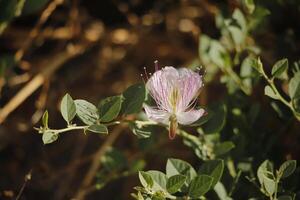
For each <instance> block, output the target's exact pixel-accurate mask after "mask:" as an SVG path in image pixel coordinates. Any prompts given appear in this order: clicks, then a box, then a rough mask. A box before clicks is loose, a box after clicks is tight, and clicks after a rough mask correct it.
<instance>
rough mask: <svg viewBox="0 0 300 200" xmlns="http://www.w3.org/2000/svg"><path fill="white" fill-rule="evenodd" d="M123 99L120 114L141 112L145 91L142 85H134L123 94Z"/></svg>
mask: <svg viewBox="0 0 300 200" xmlns="http://www.w3.org/2000/svg"><path fill="white" fill-rule="evenodd" d="M123 97H124V98H125V99H124V101H123V103H122V114H126V115H129V114H133V113H138V112H140V111H141V110H142V107H143V103H144V100H145V98H146V89H145V85H144V84H135V85H132V86H130V87H129V88H128V89H126V90H125V92H123Z"/></svg>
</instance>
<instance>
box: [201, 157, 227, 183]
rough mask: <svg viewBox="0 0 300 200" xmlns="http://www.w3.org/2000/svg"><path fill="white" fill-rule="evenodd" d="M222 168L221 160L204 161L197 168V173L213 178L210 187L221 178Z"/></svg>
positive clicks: (222, 162)
mask: <svg viewBox="0 0 300 200" xmlns="http://www.w3.org/2000/svg"><path fill="white" fill-rule="evenodd" d="M223 170H224V161H223V160H210V161H206V162H205V163H204V164H203V165H202V166H201V167H200V169H199V171H198V174H205V175H209V176H211V177H212V178H213V182H212V184H211V187H212V188H213V187H214V186H215V185H216V184H217V182H218V181H219V180H220V179H221V177H222V174H223Z"/></svg>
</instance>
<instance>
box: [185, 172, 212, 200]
mask: <svg viewBox="0 0 300 200" xmlns="http://www.w3.org/2000/svg"><path fill="white" fill-rule="evenodd" d="M212 182H213V178H212V177H210V176H207V175H199V176H197V177H196V178H194V179H193V180H192V182H191V184H190V188H189V192H188V195H189V196H190V197H192V198H199V197H201V196H203V195H204V194H205V193H207V192H208V191H209V189H210V187H211V184H212Z"/></svg>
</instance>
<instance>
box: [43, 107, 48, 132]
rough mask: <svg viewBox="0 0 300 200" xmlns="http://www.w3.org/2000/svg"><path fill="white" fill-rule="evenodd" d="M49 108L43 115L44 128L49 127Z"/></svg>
mask: <svg viewBox="0 0 300 200" xmlns="http://www.w3.org/2000/svg"><path fill="white" fill-rule="evenodd" d="M48 118H49V117H48V110H46V111H45V112H44V114H43V117H42V123H43V127H44V128H46V129H47V128H48Z"/></svg>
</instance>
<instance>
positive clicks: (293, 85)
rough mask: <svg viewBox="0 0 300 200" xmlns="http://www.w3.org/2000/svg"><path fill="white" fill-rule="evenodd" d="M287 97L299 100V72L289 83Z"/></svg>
mask: <svg viewBox="0 0 300 200" xmlns="http://www.w3.org/2000/svg"><path fill="white" fill-rule="evenodd" d="M289 95H290V97H291V99H298V98H300V71H299V72H297V73H296V74H295V75H294V77H293V78H292V79H291V80H290V82H289Z"/></svg>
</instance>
